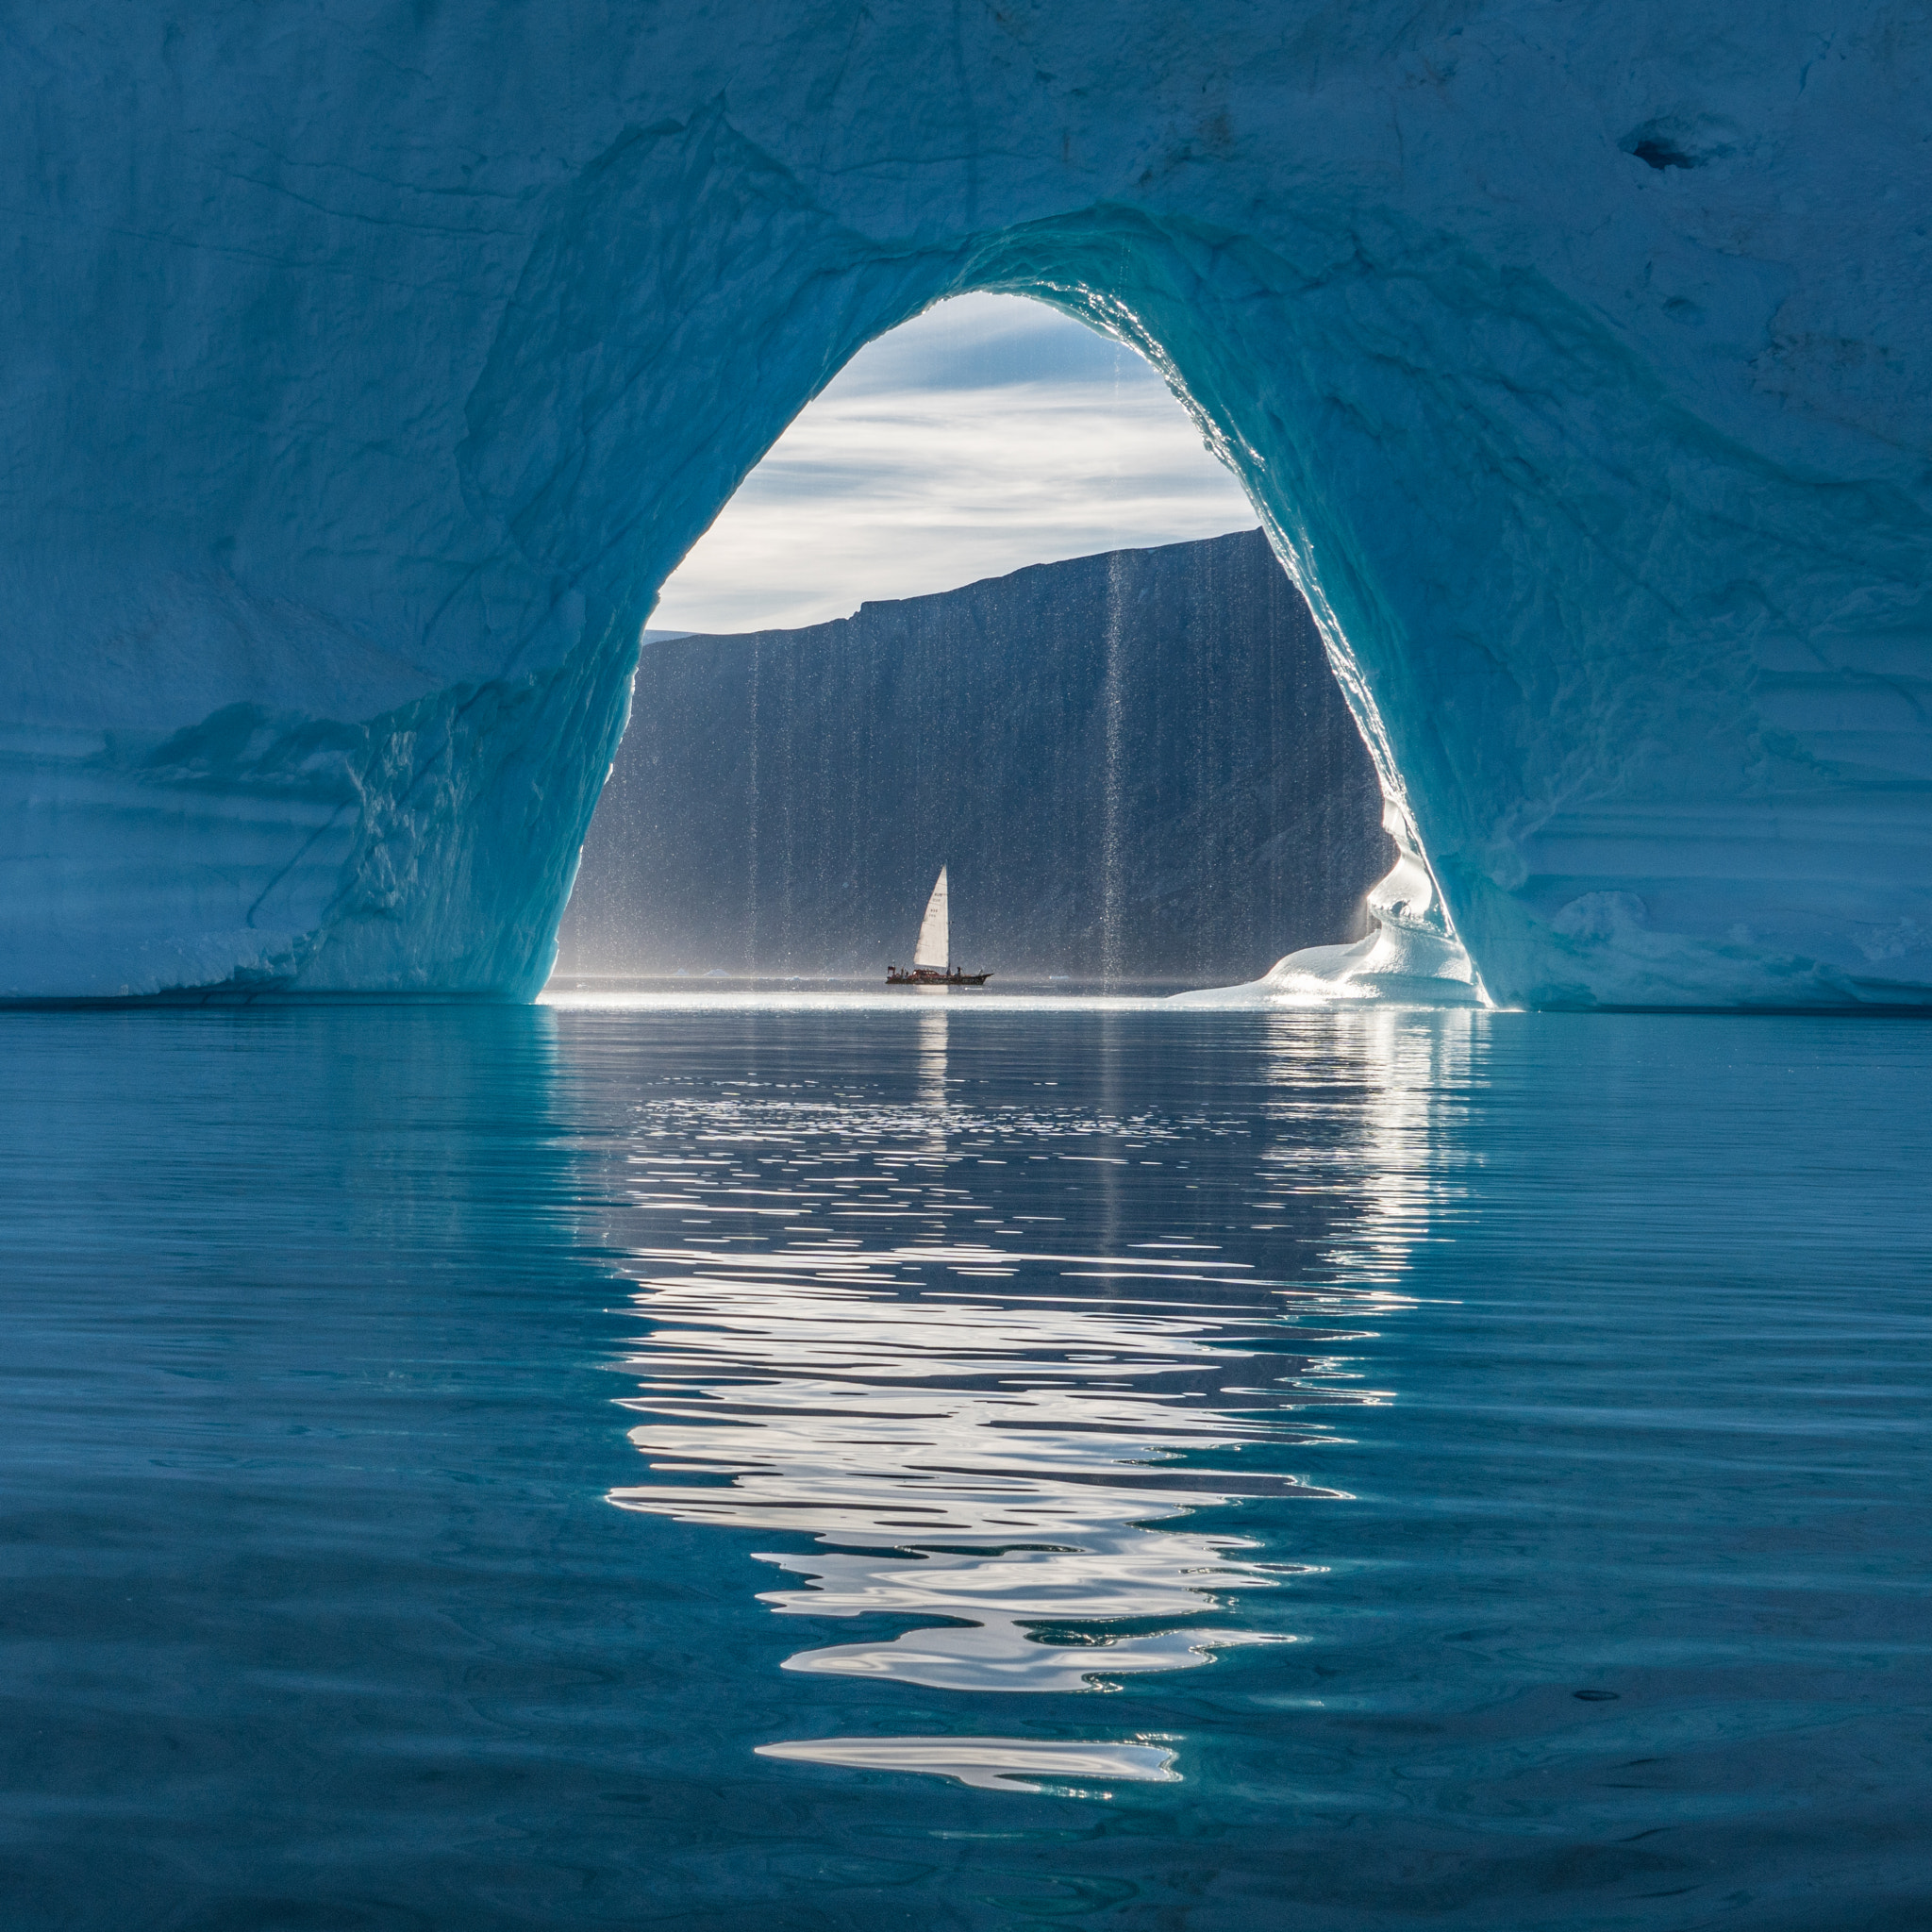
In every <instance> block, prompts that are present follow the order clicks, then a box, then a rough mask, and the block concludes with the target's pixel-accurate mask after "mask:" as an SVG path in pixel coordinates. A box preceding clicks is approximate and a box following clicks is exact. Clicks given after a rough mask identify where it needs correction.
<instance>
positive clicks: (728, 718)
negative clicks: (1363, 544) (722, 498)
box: [558, 530, 1390, 990]
mask: <svg viewBox="0 0 1932 1932" xmlns="http://www.w3.org/2000/svg"><path fill="white" fill-rule="evenodd" d="M632 689H633V696H632V717H631V724H630V728H629V730H628V731H627V732H626V733H625V740H624V743H623V745H622V747H621V748H620V750H619V752H618V756H617V762H616V766H615V768H614V769H613V771H612V772H611V774H610V780H609V782H608V784H607V785H606V786H605V788H604V792H603V796H602V797H601V798H600V800H599V801H598V805H597V810H596V815H595V817H594V818H593V819H592V820H591V831H590V836H589V837H588V838H587V839H586V841H584V850H583V858H582V862H581V863H580V865H579V866H578V869H577V877H576V885H575V890H574V891H573V892H572V895H571V902H570V908H569V910H568V911H567V913H566V914H565V916H564V921H563V925H562V928H561V930H560V933H559V938H558V944H559V953H558V971H559V973H600V972H602V973H620V974H626V973H638V974H658V973H666V972H672V971H675V969H676V968H677V967H679V966H684V967H686V968H690V967H693V966H696V967H700V968H702V967H703V966H704V965H706V964H708V963H709V962H711V961H714V960H723V961H725V962H727V963H728V964H729V965H730V966H732V967H733V968H735V969H737V970H740V971H743V972H751V973H758V972H762V973H764V974H774V975H776V974H810V975H814V976H818V975H825V974H836V975H840V976H846V975H850V976H853V977H857V978H860V979H869V980H874V981H880V982H882V981H883V980H884V978H885V974H886V969H887V967H888V966H889V965H891V964H892V963H894V962H897V963H899V964H902V965H903V964H904V963H905V961H906V959H907V957H908V954H907V948H908V945H909V944H910V942H911V939H912V934H913V931H914V929H915V928H916V927H917V925H918V923H919V914H920V908H921V907H922V906H923V905H924V903H925V895H926V893H927V892H928V891H930V890H931V887H932V882H933V878H934V875H935V874H937V873H939V872H940V870H941V868H942V867H943V868H946V869H947V870H948V872H949V874H950V879H951V891H952V893H953V896H954V915H955V917H954V926H953V936H954V941H955V945H956V950H957V955H958V960H959V962H960V963H961V964H964V965H969V966H972V967H973V968H974V969H975V970H978V969H985V968H991V969H992V970H993V971H994V974H995V977H994V984H995V986H1000V987H1006V988H1008V989H1009V990H1010V988H1011V986H1012V983H1013V980H1014V979H1015V977H1016V976H1021V975H1024V974H1045V973H1049V972H1059V973H1065V974H1080V975H1082V976H1083V977H1091V978H1095V979H1099V980H1101V981H1102V982H1103V983H1104V984H1115V983H1119V982H1122V981H1128V980H1155V981H1165V982H1167V983H1169V984H1177V985H1191V986H1201V985H1204V984H1208V983H1211V982H1213V981H1215V980H1229V979H1240V980H1246V979H1251V978H1252V977H1253V976H1254V975H1255V974H1259V973H1261V972H1263V971H1265V970H1266V968H1267V967H1268V965H1269V963H1270V962H1271V961H1272V960H1273V959H1274V958H1275V957H1276V956H1277V955H1278V954H1280V953H1281V952H1282V951H1283V950H1284V948H1285V947H1286V946H1289V945H1299V946H1307V945H1309V944H1314V943H1319V942H1324V941H1339V940H1344V939H1353V938H1355V937H1356V936H1357V935H1359V934H1360V933H1361V932H1362V930H1363V917H1362V913H1363V897H1364V894H1365V893H1367V892H1368V891H1370V890H1371V889H1372V888H1374V885H1375V881H1376V879H1377V878H1378V877H1379V876H1380V875H1381V874H1384V873H1386V872H1388V870H1389V865H1390V846H1389V842H1388V840H1387V838H1386V836H1385V835H1384V832H1383V824H1384V822H1385V820H1386V818H1387V816H1388V808H1387V807H1386V806H1385V805H1384V804H1383V802H1382V801H1381V799H1380V797H1379V794H1378V791H1377V788H1376V779H1375V773H1374V766H1373V765H1372V764H1371V762H1370V759H1369V755H1368V751H1367V748H1366V747H1365V746H1364V745H1363V743H1362V738H1361V733H1360V732H1359V731H1358V730H1357V728H1356V724H1355V721H1354V719H1353V718H1352V717H1351V716H1350V714H1349V710H1348V707H1347V706H1346V704H1345V703H1344V702H1343V700H1342V696H1341V691H1339V690H1338V689H1337V687H1336V683H1335V679H1334V677H1333V676H1332V675H1330V673H1329V667H1328V662H1327V659H1326V657H1325V656H1324V650H1323V645H1322V640H1321V636H1320V634H1319V633H1318V632H1317V630H1316V628H1315V625H1314V620H1313V619H1312V617H1311V616H1310V615H1309V613H1308V608H1307V605H1306V604H1304V603H1303V602H1302V600H1301V598H1300V597H1298V596H1297V595H1296V594H1295V591H1294V587H1293V586H1292V585H1291V583H1290V582H1289V580H1288V578H1287V576H1286V575H1284V574H1283V572H1282V569H1281V566H1280V565H1279V564H1278V563H1277V562H1276V561H1275V559H1274V554H1273V553H1272V552H1271V551H1270V549H1269V547H1268V544H1267V541H1266V540H1265V539H1264V538H1263V537H1262V536H1261V533H1260V532H1259V531H1258V530H1249V531H1243V532H1241V533H1239V534H1236V535H1232V536H1226V537H1215V538H1209V539H1207V540H1205V541H1199V542H1193V543H1169V544H1162V545H1160V546H1159V547H1158V548H1155V549H1151V550H1116V551H1111V552H1107V553H1104V554H1103V555H1101V556H1098V557H1085V558H1069V559H1066V560H1063V561H1061V562H1058V563H1046V564H1034V565H1031V566H1029V567H1028V568H1026V569H1024V570H1018V571H1012V572H1009V573H1008V575H1004V576H999V577H989V578H985V579H983V580H982V581H980V582H978V583H975V584H969V585H966V586H964V587H963V588H961V589H958V590H954V591H941V592H939V593H937V594H933V595H928V596H923V597H906V598H893V599H891V600H890V601H887V600H881V601H878V602H874V603H867V604H864V605H862V606H861V607H860V608H859V609H858V611H857V612H856V613H855V614H854V615H853V616H851V617H842V618H836V619H834V620H832V621H831V622H830V623H826V624H820V625H810V626H808V627H806V628H802V629H798V630H773V631H762V632H758V633H755V634H751V635H747V636H742V637H705V636H686V637H682V638H678V639H675V640H664V641H654V642H651V643H648V644H646V646H645V648H644V651H643V653H642V655H641V658H639V661H638V671H637V678H636V682H635V684H634V686H633V688H632ZM1377 897H1378V904H1379V903H1382V902H1383V901H1385V900H1386V899H1387V897H1388V892H1387V889H1386V888H1384V889H1382V890H1381V891H1378V894H1377ZM914 963H915V964H916V963H918V962H917V961H915V962H914Z"/></svg>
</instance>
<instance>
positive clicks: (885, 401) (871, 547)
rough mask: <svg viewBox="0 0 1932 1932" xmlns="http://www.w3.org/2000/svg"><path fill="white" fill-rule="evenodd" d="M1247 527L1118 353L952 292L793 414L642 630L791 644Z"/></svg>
mask: <svg viewBox="0 0 1932 1932" xmlns="http://www.w3.org/2000/svg"><path fill="white" fill-rule="evenodd" d="M1256 522H1257V518H1256V516H1255V513H1254V511H1253V509H1252V508H1250V507H1249V504H1248V500H1247V498H1246V496H1245V495H1243V494H1242V492H1241V486H1240V485H1239V484H1238V483H1237V482H1236V481H1235V480H1234V478H1233V476H1231V475H1229V474H1228V472H1227V471H1226V470H1225V469H1224V468H1223V467H1222V465H1221V463H1220V462H1219V461H1218V460H1217V459H1216V458H1214V457H1213V456H1211V455H1210V454H1209V453H1208V449H1207V447H1206V445H1205V444H1204V443H1203V442H1202V441H1201V437H1200V432H1199V431H1198V430H1196V429H1195V427H1194V425H1193V424H1192V423H1191V422H1190V421H1189V419H1188V415H1187V412H1186V411H1185V410H1184V409H1183V408H1181V406H1180V404H1179V403H1177V402H1176V401H1175V400H1174V397H1173V396H1172V395H1171V394H1170V393H1169V392H1168V389H1167V386H1166V384H1164V383H1163V382H1162V381H1161V379H1160V377H1159V376H1158V375H1156V374H1155V372H1154V370H1153V369H1152V368H1151V367H1150V366H1149V364H1148V363H1147V362H1145V361H1144V360H1143V359H1142V358H1141V357H1140V356H1139V355H1137V354H1136V353H1135V352H1134V351H1133V350H1132V349H1129V348H1126V347H1124V346H1123V345H1122V344H1120V343H1118V342H1114V341H1109V340H1108V338H1107V337H1105V336H1102V335H1099V334H1096V333H1095V332H1094V331H1093V330H1091V329H1090V328H1087V327H1086V326H1085V325H1082V324H1080V323H1077V322H1074V321H1071V320H1070V319H1068V318H1067V317H1066V316H1063V315H1060V314H1059V313H1058V312H1057V311H1056V310H1054V309H1051V308H1044V307H1042V306H1041V304H1040V303H1037V302H1028V301H1025V300H1024V299H1023V298H1021V297H1019V296H1016V295H961V296H958V297H957V298H955V299H954V300H953V301H950V302H942V303H941V304H940V306H939V307H938V308H932V309H928V310H927V311H926V313H925V314H924V315H922V316H919V317H917V318H915V319H914V320H913V321H911V322H908V323H907V324H905V325H903V326H901V327H899V328H896V329H894V330H893V331H892V332H891V334H890V335H887V336H882V337H880V339H879V340H878V341H875V342H873V343H871V344H870V345H869V346H868V347H866V348H864V349H861V350H860V351H859V353H858V355H857V356H855V357H854V358H852V360H851V361H850V362H849V363H847V364H846V366H845V368H844V369H843V370H842V371H841V373H840V374H839V375H838V376H837V377H836V378H835V379H834V380H833V381H832V382H831V383H830V384H829V385H828V387H827V388H826V389H825V391H824V393H823V394H821V395H820V396H819V397H818V399H817V400H816V401H815V402H813V403H810V404H808V406H807V408H805V410H804V411H803V413H802V414H800V415H799V416H798V418H797V419H796V420H795V421H794V422H793V423H792V425H791V427H790V428H789V429H788V430H787V431H786V432H785V434H784V435H783V436H782V437H780V438H779V440H778V441H777V442H776V443H774V445H773V447H772V450H771V452H770V453H769V454H768V455H767V456H766V458H765V459H764V461H763V462H762V463H760V464H759V465H758V468H757V469H756V470H754V471H753V472H752V474H751V475H749V476H748V477H746V478H745V481H744V483H743V485H742V486H741V488H740V490H739V491H738V493H737V495H735V496H734V497H733V498H732V499H731V501H730V502H729V503H728V504H726V505H725V507H724V509H723V510H722V511H721V512H720V514H719V517H718V520H717V522H716V523H714V524H713V525H711V527H710V529H709V530H708V531H707V532H706V533H705V535H704V536H702V537H701V538H699V540H698V541H697V542H696V543H695V544H694V545H693V546H692V548H691V552H690V554H689V555H688V556H687V557H686V558H685V559H684V562H683V563H682V564H681V565H680V566H679V567H678V569H677V571H676V573H675V575H673V576H672V578H671V580H670V581H669V582H668V583H667V584H666V585H665V587H664V594H663V597H662V599H661V601H660V602H659V604H658V608H657V610H656V612H655V613H654V614H653V615H652V618H651V621H650V623H651V629H652V630H653V631H663V630H674V631H675V630H691V631H745V630H767V629H779V628H784V629H790V628H792V627H795V626H797V625H806V624H818V623H822V622H823V621H824V620H825V619H826V618H830V617H845V616H849V615H850V614H851V613H852V612H853V611H854V610H856V609H857V608H858V606H859V605H860V604H861V603H865V602H868V601H871V600H874V599H878V598H886V597H916V596H920V595H922V594H924V593H925V592H927V591H950V590H953V589H955V588H957V587H958V585H960V584H970V583H973V582H974V581H975V580H976V579H978V578H980V577H990V576H1001V575H1005V574H1006V573H1007V572H1008V571H1013V570H1019V569H1021V568H1022V567H1023V566H1024V565H1026V564H1029V563H1049V562H1053V561H1055V560H1056V559H1058V558H1063V557H1087V556H1091V555H1092V554H1093V553H1094V552H1095V551H1100V550H1119V549H1125V548H1129V547H1138V546H1141V545H1145V544H1154V543H1177V542H1181V541H1186V540H1189V539H1191V538H1196V537H1217V536H1220V535H1221V534H1222V533H1223V532H1224V531H1227V530H1249V529H1253V528H1254V526H1255V524H1256Z"/></svg>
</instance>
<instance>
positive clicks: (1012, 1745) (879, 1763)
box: [758, 1738, 1180, 1798]
mask: <svg viewBox="0 0 1932 1932" xmlns="http://www.w3.org/2000/svg"><path fill="white" fill-rule="evenodd" d="M758 1756H759V1757H789V1758H791V1759H792V1760H793V1761H794V1762H796V1763H802V1764H842V1765H846V1766H848V1767H849V1768H850V1769H852V1770H854V1771H925V1772H937V1773H939V1774H941V1775H942V1776H945V1777H956V1778H958V1780H959V1782H960V1783H961V1784H962V1785H975V1786H977V1787H978V1788H979V1789H980V1790H983V1791H1043V1790H1048V1789H1049V1788H1058V1789H1062V1790H1073V1791H1077V1792H1079V1793H1080V1794H1081V1795H1083V1796H1086V1797H1101V1798H1104V1797H1106V1796H1107V1795H1108V1792H1107V1790H1106V1789H1105V1788H1106V1787H1107V1786H1108V1785H1110V1784H1123V1783H1134V1784H1154V1785H1173V1784H1178V1783H1179V1782H1180V1774H1179V1773H1178V1772H1177V1771H1174V1769H1173V1768H1172V1767H1173V1764H1174V1753H1173V1752H1172V1751H1169V1750H1166V1749H1164V1748H1163V1747H1162V1746H1160V1745H1158V1744H1096V1743H1090V1742H1086V1741H1084V1740H1083V1741H1079V1742H1074V1743H1041V1742H1040V1741H1039V1740H1036V1739H1032V1738H808V1739H806V1740H803V1741H802V1742H796V1743H788V1744H760V1745H759V1746H758ZM1095 1787H1099V1788H1100V1789H1098V1790H1096V1789H1095Z"/></svg>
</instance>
